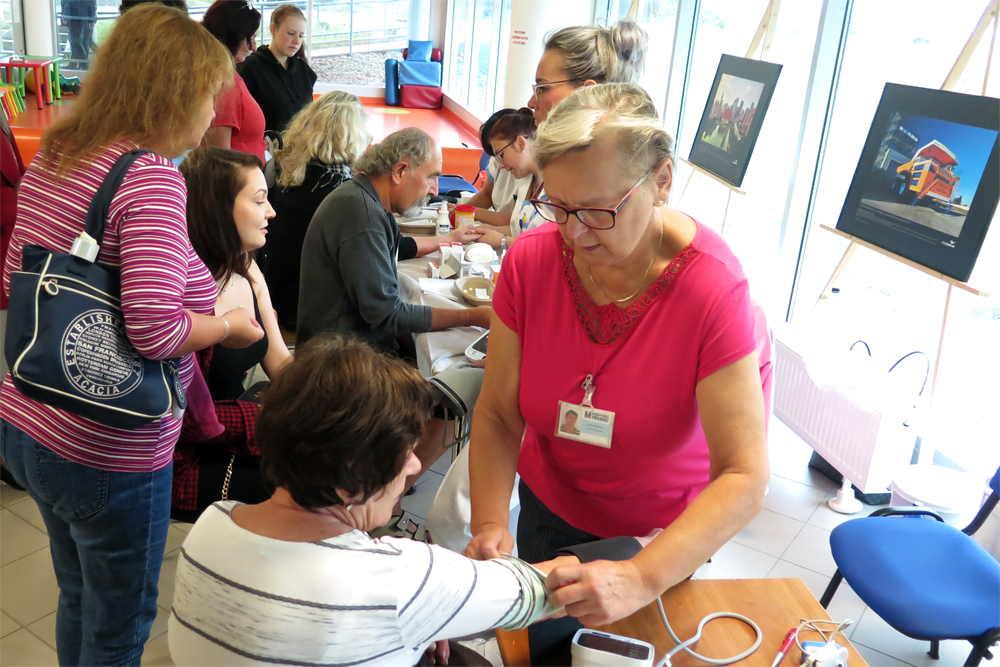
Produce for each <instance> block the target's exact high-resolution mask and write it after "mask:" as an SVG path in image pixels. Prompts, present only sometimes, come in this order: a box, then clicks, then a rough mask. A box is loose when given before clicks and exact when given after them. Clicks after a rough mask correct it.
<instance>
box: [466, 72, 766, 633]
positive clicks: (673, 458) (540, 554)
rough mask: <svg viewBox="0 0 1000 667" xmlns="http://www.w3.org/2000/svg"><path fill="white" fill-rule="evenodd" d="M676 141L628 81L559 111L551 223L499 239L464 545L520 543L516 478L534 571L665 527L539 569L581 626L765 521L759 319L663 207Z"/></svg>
mask: <svg viewBox="0 0 1000 667" xmlns="http://www.w3.org/2000/svg"><path fill="white" fill-rule="evenodd" d="M671 143H672V141H671V138H670V136H669V135H668V134H667V133H666V132H665V131H664V130H663V129H662V126H661V124H660V121H659V120H658V119H657V117H656V110H655V107H654V106H653V103H652V102H651V101H650V100H649V96H648V95H647V94H646V92H645V91H644V90H642V89H641V88H639V87H638V86H635V85H632V84H606V85H598V86H588V87H582V88H580V89H579V90H577V91H576V92H575V93H574V94H573V95H571V96H570V97H569V98H567V99H566V100H565V101H563V102H562V103H561V104H560V105H559V106H558V107H556V108H555V110H554V111H553V112H552V113H551V114H550V115H549V117H548V120H547V121H546V122H545V123H543V124H542V125H541V127H540V128H539V132H538V140H537V143H536V153H535V154H536V159H537V160H538V162H539V164H540V165H541V166H542V169H543V172H544V175H545V184H546V191H547V194H548V196H549V199H550V201H549V202H539V203H538V204H537V208H538V210H539V213H541V214H542V215H543V217H545V218H546V219H547V220H550V221H553V222H555V223H560V224H546V225H543V226H541V227H539V228H538V229H536V230H533V231H531V232H528V233H527V234H525V235H523V237H522V238H521V239H520V240H519V241H518V243H517V244H515V245H514V247H513V248H511V250H510V252H509V253H508V255H507V258H506V260H505V262H504V270H503V272H502V273H501V274H500V283H499V286H498V288H497V292H496V294H495V296H494V300H493V306H494V309H495V311H496V316H495V317H494V318H493V323H492V327H491V331H490V355H489V363H488V364H487V367H486V378H485V382H484V384H483V391H482V394H481V395H480V398H479V402H478V405H477V410H476V415H475V419H474V422H473V429H472V440H471V442H472V443H473V444H472V446H471V448H470V474H471V495H472V533H473V536H474V537H473V540H472V542H471V543H470V544H469V547H468V549H467V550H466V554H467V555H471V556H474V557H478V558H489V557H494V556H496V555H497V554H498V553H499V552H509V551H510V550H511V548H512V547H513V542H514V539H513V537H512V536H511V535H510V534H509V533H508V532H507V528H506V527H507V525H508V518H509V517H508V507H509V499H510V494H511V490H512V486H513V481H514V473H515V471H516V472H519V473H520V475H521V480H522V482H521V486H520V489H519V490H520V498H521V515H520V522H519V524H518V531H517V532H518V551H519V555H520V556H521V557H522V558H525V559H526V560H528V561H529V562H533V561H536V560H542V559H544V557H545V554H546V553H549V552H550V551H554V550H556V549H558V548H560V547H561V546H563V543H572V542H581V541H587V540H596V539H598V538H606V537H613V536H627V535H632V536H635V535H646V534H648V533H651V532H652V531H654V530H656V529H663V532H662V533H660V534H659V536H658V537H656V539H654V540H653V542H652V543H651V544H650V546H649V547H648V548H647V549H645V550H644V551H643V552H642V554H640V555H638V556H636V557H635V558H634V559H632V560H631V561H627V562H623V563H607V562H595V563H588V564H583V565H578V566H572V567H564V568H557V569H556V570H555V571H554V572H553V573H552V575H550V576H549V579H548V586H549V588H550V590H552V591H555V592H554V593H553V596H552V600H553V602H554V603H558V604H557V606H560V607H561V606H565V607H566V611H567V613H568V614H569V615H571V616H576V617H578V618H579V619H580V621H582V622H583V623H585V624H588V625H593V624H603V623H606V622H609V621H612V620H615V619H619V618H623V617H625V616H627V615H629V614H631V613H632V612H634V611H636V610H637V609H639V608H640V607H642V606H644V605H646V604H648V603H649V602H651V601H652V600H654V599H655V598H656V597H657V596H658V595H660V594H661V593H662V592H663V591H665V590H666V589H668V588H670V587H671V586H673V585H675V584H677V583H678V582H680V581H683V580H684V579H686V578H687V577H689V576H690V575H691V574H692V573H693V572H694V570H695V569H696V568H698V567H699V566H700V565H702V564H704V563H705V562H706V561H707V560H708V559H709V558H710V557H711V556H712V555H713V554H714V553H715V552H716V551H717V550H718V549H719V548H720V547H721V546H722V545H723V544H725V543H726V541H727V540H729V539H730V538H731V537H732V536H733V535H735V534H736V533H737V532H738V531H739V530H740V529H742V528H743V527H744V526H746V524H747V523H748V522H749V521H750V519H751V518H752V517H753V516H754V515H755V514H757V512H758V511H759V510H760V508H761V507H762V504H763V499H764V489H765V488H766V486H767V482H768V459H767V442H766V434H765V423H766V409H765V401H764V391H763V390H762V384H763V385H766V384H767V383H768V382H769V359H761V360H760V361H758V348H760V349H761V350H762V351H763V353H764V354H763V355H762V356H765V357H769V353H770V347H769V342H768V337H767V329H766V324H765V323H764V322H763V320H762V319H758V316H757V313H759V310H755V308H754V307H753V305H752V303H751V300H750V295H749V289H748V286H747V281H746V278H745V277H744V275H743V270H742V268H741V266H740V264H739V262H738V261H737V259H736V257H735V256H734V255H733V253H732V251H731V250H730V249H729V247H728V246H727V245H726V244H725V242H724V241H723V240H722V238H721V237H719V236H718V235H717V234H716V233H714V232H713V231H711V230H710V229H708V228H706V227H703V226H702V225H699V224H698V223H696V222H695V221H694V220H692V219H691V218H689V217H688V216H686V215H684V214H682V213H680V212H678V211H675V210H673V209H670V208H667V207H665V206H664V205H663V204H664V202H665V201H667V199H668V196H669V193H670V188H671V184H672V175H673V154H672V151H671ZM588 399H590V400H588ZM571 412H573V413H576V414H575V415H572V414H570V413H571ZM573 417H576V420H575V421H574V422H573V424H572V426H573V428H572V429H570V428H563V427H564V426H565V425H566V423H567V422H568V421H569V420H572V418H573ZM522 436H523V439H522ZM556 589H558V590H556Z"/></svg>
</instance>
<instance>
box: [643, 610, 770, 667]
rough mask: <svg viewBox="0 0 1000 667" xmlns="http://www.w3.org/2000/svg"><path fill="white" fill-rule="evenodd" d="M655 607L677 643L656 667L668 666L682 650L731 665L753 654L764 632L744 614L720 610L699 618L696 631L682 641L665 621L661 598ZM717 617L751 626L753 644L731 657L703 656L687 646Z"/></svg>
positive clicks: (710, 662) (707, 660)
mask: <svg viewBox="0 0 1000 667" xmlns="http://www.w3.org/2000/svg"><path fill="white" fill-rule="evenodd" d="M656 607H657V609H659V610H660V620H661V621H663V627H665V628H666V629H667V632H668V633H670V638H671V639H673V640H674V642H675V643H676V644H677V646H675V647H674V648H673V649H672V650H671V651H669V652H668V653H667V654H666V655H665V656H663V658H661V659H660V662H658V663H657V664H656V667H664V666H666V667H670V665H671V662H670V658H671V657H673V656H674V654H676V653H677V652H679V651H684V652H685V653H687V654H688V655H689V656H691V657H692V658H694V659H695V660H701V661H702V662H707V663H708V664H710V665H731V664H733V663H734V662H739V661H740V660H743V659H744V658H746V657H748V656H750V655H751V654H753V652H754V651H756V650H757V649H758V648H760V643H761V641H762V640H763V639H764V634H763V633H762V632H761V631H760V626H758V625H757V624H756V623H754V622H753V621H752V620H751V619H749V618H747V617H746V616H743V615H742V614H735V613H733V612H729V611H720V612H718V613H715V614H709V615H708V616H706V617H705V618H703V619H701V622H700V623H698V632H697V633H695V635H694V637H692V638H691V639H688V640H687V641H684V642H682V641H681V640H680V639H679V638H678V637H677V635H676V634H675V633H674V630H673V628H671V627H670V622H669V621H667V612H665V611H664V610H663V600H661V599H660V598H656ZM717 618H735V619H736V620H737V621H742V622H744V623H746V624H747V625H749V626H750V627H751V628H753V631H754V632H755V633H757V640H756V641H754V643H753V646H751V647H750V648H748V649H747V650H746V651H743V653H740V654H739V655H736V656H733V657H732V658H706V657H705V656H703V655H698V654H697V653H695V652H694V651H692V650H691V649H689V648H688V646H690V645H691V644H694V643H695V642H696V641H698V640H699V639H701V631H702V628H704V627H705V626H706V625H707V624H708V623H709V622H710V621H714V620H715V619H717Z"/></svg>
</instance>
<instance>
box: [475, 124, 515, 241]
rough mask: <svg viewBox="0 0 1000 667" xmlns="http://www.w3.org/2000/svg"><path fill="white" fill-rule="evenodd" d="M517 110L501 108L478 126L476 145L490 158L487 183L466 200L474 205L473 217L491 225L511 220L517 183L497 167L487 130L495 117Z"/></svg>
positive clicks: (490, 128)
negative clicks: (477, 143) (477, 142)
mask: <svg viewBox="0 0 1000 667" xmlns="http://www.w3.org/2000/svg"><path fill="white" fill-rule="evenodd" d="M516 112H517V109H500V111H497V112H496V113H494V114H493V115H492V116H490V117H489V118H487V119H486V122H485V123H483V124H482V125H480V126H479V145H480V146H482V147H483V152H484V153H486V154H487V155H489V156H490V161H489V163H487V165H486V183H484V184H483V187H482V189H480V190H479V192H477V193H476V194H475V195H473V196H472V197H471V198H470V199H469V200H468V201H467V202H465V203H466V204H468V205H469V206H475V207H476V220H478V221H479V222H481V223H484V224H487V225H491V226H493V227H506V225H507V222H508V221H509V220H510V211H511V209H512V208H513V207H514V189H515V187H516V186H515V179H514V177H513V176H511V174H510V172H508V171H504V170H503V169H501V168H500V161H499V160H497V157H496V155H494V154H493V146H491V145H490V131H491V130H492V129H493V126H494V125H495V124H496V122H497V121H498V120H500V119H501V118H503V117H504V116H507V115H509V114H512V113H516Z"/></svg>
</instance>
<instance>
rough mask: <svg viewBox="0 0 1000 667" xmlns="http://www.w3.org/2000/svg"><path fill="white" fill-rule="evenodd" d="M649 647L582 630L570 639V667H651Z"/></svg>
mask: <svg viewBox="0 0 1000 667" xmlns="http://www.w3.org/2000/svg"><path fill="white" fill-rule="evenodd" d="M655 652H656V650H655V649H654V648H653V645H652V644H650V643H648V642H644V641H640V640H638V639H631V638H629V637H621V636H619V635H612V634H608V633H606V632H597V631H596V630H588V629H586V628H584V629H582V630H577V631H576V634H575V635H573V644H572V648H571V655H572V656H573V667H589V666H591V665H592V666H594V667H652V665H653V660H654V658H655Z"/></svg>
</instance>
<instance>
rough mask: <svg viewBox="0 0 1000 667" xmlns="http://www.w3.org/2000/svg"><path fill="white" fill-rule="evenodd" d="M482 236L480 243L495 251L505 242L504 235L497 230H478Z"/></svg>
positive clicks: (483, 228)
mask: <svg viewBox="0 0 1000 667" xmlns="http://www.w3.org/2000/svg"><path fill="white" fill-rule="evenodd" d="M477 229H478V231H479V233H480V234H481V236H480V237H479V242H480V243H488V244H489V245H490V247H491V248H493V249H494V250H496V249H498V248H499V247H500V241H501V240H503V234H502V233H500V232H498V231H497V230H495V229H486V228H485V227H478V228H477Z"/></svg>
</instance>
